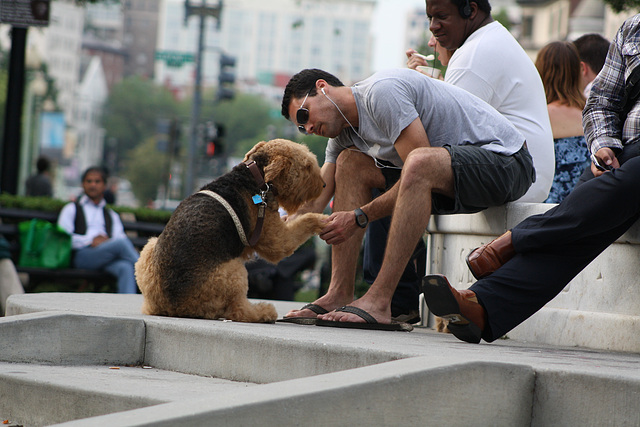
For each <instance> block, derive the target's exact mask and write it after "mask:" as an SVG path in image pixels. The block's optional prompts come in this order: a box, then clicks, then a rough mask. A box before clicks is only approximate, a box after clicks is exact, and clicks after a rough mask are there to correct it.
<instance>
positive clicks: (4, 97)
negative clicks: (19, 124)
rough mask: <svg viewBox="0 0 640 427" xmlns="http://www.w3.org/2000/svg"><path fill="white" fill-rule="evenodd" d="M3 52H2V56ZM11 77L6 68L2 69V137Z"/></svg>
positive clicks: (0, 99)
mask: <svg viewBox="0 0 640 427" xmlns="http://www.w3.org/2000/svg"><path fill="white" fill-rule="evenodd" d="M1 55H2V52H0V56H1ZM8 79H9V75H8V73H7V70H6V68H5V67H2V68H0V135H4V114H5V111H4V109H5V104H6V102H7V81H8Z"/></svg>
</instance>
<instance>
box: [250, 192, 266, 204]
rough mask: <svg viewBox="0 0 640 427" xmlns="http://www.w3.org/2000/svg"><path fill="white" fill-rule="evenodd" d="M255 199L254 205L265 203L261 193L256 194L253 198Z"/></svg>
mask: <svg viewBox="0 0 640 427" xmlns="http://www.w3.org/2000/svg"><path fill="white" fill-rule="evenodd" d="M251 199H252V200H253V204H254V205H259V204H260V203H263V202H264V201H263V200H262V196H260V195H259V194H256V195H255V196H253V197H252V198H251Z"/></svg>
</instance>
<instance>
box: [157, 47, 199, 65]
mask: <svg viewBox="0 0 640 427" xmlns="http://www.w3.org/2000/svg"><path fill="white" fill-rule="evenodd" d="M155 57H156V60H157V61H164V62H165V63H166V64H167V66H168V67H182V65H184V64H185V63H187V62H194V61H195V55H194V54H193V53H185V52H178V51H174V50H158V51H156V56H155Z"/></svg>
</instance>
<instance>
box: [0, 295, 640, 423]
mask: <svg viewBox="0 0 640 427" xmlns="http://www.w3.org/2000/svg"><path fill="white" fill-rule="evenodd" d="M272 302H273V301H272ZM141 303H142V297H141V296H140V295H115V294H86V293H74V294H56V293H47V294H25V295H15V296H12V297H10V299H9V301H8V307H7V313H8V315H9V316H8V317H5V318H0V342H2V346H0V361H1V362H0V418H1V419H2V420H7V419H8V420H9V421H10V422H13V423H16V424H23V425H25V426H35V425H50V424H55V423H63V422H66V423H65V424H64V425H68V426H72V425H74V426H75V425H77V426H104V425H109V426H142V425H149V426H151V425H153V426H162V425H167V426H169V425H176V424H179V425H181V426H183V425H187V426H189V425H193V426H199V425H221V426H236V425H237V426H246V425H255V424H259V425H261V426H262V425H266V426H271V425H273V426H289V425H291V426H293V425H301V424H306V423H313V424H326V425H350V426H357V425H381V426H385V425H393V426H399V425H425V424H428V425H440V426H458V425H459V426H475V425H477V426H484V425H497V426H549V425H562V426H586V425H593V426H595V425H598V426H604V425H607V426H612V425H615V426H623V425H624V426H640V354H636V353H614V352H607V351H595V350H586V349H581V348H575V347H574V348H562V347H554V346H541V345H530V344H528V343H526V342H523V341H517V340H500V341H499V342H495V343H492V344H486V343H482V344H480V345H472V344H466V343H463V342H460V341H458V340H457V339H455V338H454V337H453V336H452V335H449V334H440V333H437V332H435V331H433V330H431V329H427V328H416V329H414V331H413V332H410V333H406V332H385V331H365V330H348V329H338V328H335V329H334V328H326V327H317V326H302V325H294V324H283V323H276V324H245V323H236V322H225V321H207V320H198V319H177V318H166V317H157V316H144V315H142V314H140V305H141ZM274 304H275V305H276V308H277V310H278V312H279V313H280V315H282V314H284V313H286V312H287V311H288V310H289V309H291V308H298V306H299V305H300V304H299V303H292V302H274ZM638 339H640V338H638ZM152 405H153V406H152ZM90 417H93V418H90ZM72 420H76V421H72Z"/></svg>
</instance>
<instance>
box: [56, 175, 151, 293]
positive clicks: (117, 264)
mask: <svg viewBox="0 0 640 427" xmlns="http://www.w3.org/2000/svg"><path fill="white" fill-rule="evenodd" d="M106 185H107V176H106V172H105V170H104V169H102V168H100V167H97V166H92V167H90V168H88V169H87V170H86V171H85V172H84V173H83V174H82V188H83V190H84V193H83V194H82V196H80V198H79V199H78V200H77V201H76V202H71V203H68V204H66V205H65V206H64V207H63V208H62V210H61V211H60V215H59V216H58V225H60V227H62V228H64V229H65V230H66V231H67V232H68V233H69V234H71V247H72V249H73V259H72V264H73V266H74V267H75V268H84V269H96V270H104V271H106V272H108V273H111V274H112V275H113V276H115V277H116V278H117V281H118V293H121V294H135V293H136V292H137V284H136V279H135V273H134V266H135V263H136V261H138V257H139V253H138V251H137V250H136V249H135V248H134V246H133V244H132V243H131V241H130V240H129V238H128V237H127V235H126V234H125V232H124V226H123V225H122V221H121V220H120V217H119V216H118V214H117V213H115V212H114V211H113V210H111V209H109V208H107V203H106V201H105V200H104V193H105V190H106Z"/></svg>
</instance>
